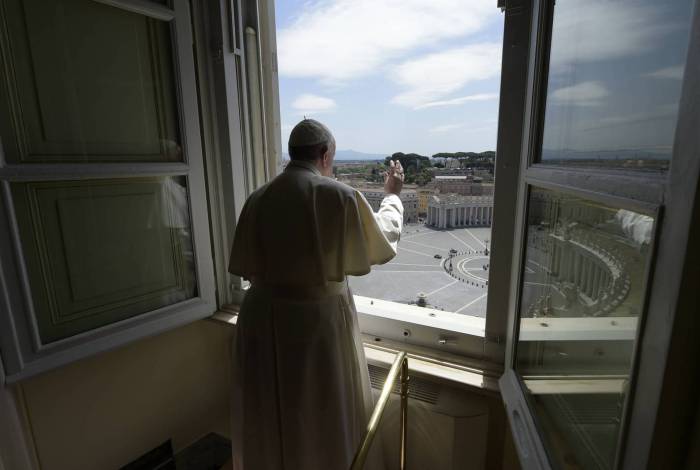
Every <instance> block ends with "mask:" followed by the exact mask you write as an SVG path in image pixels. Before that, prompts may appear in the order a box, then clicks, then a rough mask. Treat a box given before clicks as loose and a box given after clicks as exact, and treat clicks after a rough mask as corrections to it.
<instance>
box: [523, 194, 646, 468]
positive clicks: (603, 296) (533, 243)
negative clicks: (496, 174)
mask: <svg viewBox="0 0 700 470" xmlns="http://www.w3.org/2000/svg"><path fill="white" fill-rule="evenodd" d="M653 228H654V218H653V217H651V216H649V215H645V214H641V213H637V212H634V211H630V210H626V209H621V208H615V207H610V206H607V205H603V204H600V203H597V202H594V201H591V200H587V199H582V198H580V197H577V196H571V195H567V194H564V193H560V192H556V191H550V190H545V189H533V190H532V192H531V194H530V202H529V207H528V220H527V238H526V240H527V242H526V250H525V263H524V266H523V277H522V279H523V281H522V294H521V306H520V333H519V338H518V345H517V353H516V368H517V371H518V372H519V374H520V375H521V377H522V378H523V381H524V384H525V388H526V391H527V392H528V397H529V398H530V401H531V403H532V405H533V409H534V413H535V415H536V416H537V418H538V422H539V425H540V427H541V430H542V433H543V438H544V439H545V441H546V442H547V446H546V447H547V449H548V451H549V452H550V457H551V460H552V461H553V464H554V466H555V468H592V469H594V468H595V469H598V468H612V466H613V464H614V461H615V452H616V447H617V442H618V436H619V432H620V422H621V419H622V413H623V409H624V404H625V399H626V396H627V386H628V379H629V374H630V370H631V365H632V358H633V350H634V341H635V337H636V331H637V325H638V318H639V316H640V315H641V313H642V309H643V305H644V292H645V282H646V271H647V269H646V267H647V264H648V259H649V255H650V247H651V244H652V235H653ZM572 465H573V466H572Z"/></svg>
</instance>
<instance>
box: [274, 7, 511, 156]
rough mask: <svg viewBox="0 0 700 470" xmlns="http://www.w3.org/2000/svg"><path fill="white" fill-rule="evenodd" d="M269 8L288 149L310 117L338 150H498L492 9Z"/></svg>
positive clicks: (499, 35)
mask: <svg viewBox="0 0 700 470" xmlns="http://www.w3.org/2000/svg"><path fill="white" fill-rule="evenodd" d="M275 9H276V11H275V16H276V22H277V57H278V64H279V85H280V113H281V119H282V144H283V147H284V148H286V145H287V141H288V138H289V132H290V131H291V129H292V127H293V126H294V125H295V124H296V123H297V122H298V121H300V120H301V119H303V117H304V116H307V117H312V118H314V119H318V120H319V121H321V122H323V123H325V124H326V125H327V126H328V127H329V128H330V129H331V130H332V131H333V134H334V136H335V138H336V142H337V148H338V149H342V150H348V149H352V150H356V151H360V152H367V153H378V154H387V155H388V154H391V153H394V152H404V153H409V152H414V153H419V154H422V155H432V154H435V153H438V152H456V151H467V152H468V151H474V152H479V151H484V150H495V148H496V126H497V121H498V92H499V88H500V71H501V43H502V40H503V14H502V13H501V11H500V10H499V9H498V8H497V7H496V2H495V0H430V1H426V0H320V1H319V0H316V1H308V0H306V1H301V0H277V1H276V2H275Z"/></svg>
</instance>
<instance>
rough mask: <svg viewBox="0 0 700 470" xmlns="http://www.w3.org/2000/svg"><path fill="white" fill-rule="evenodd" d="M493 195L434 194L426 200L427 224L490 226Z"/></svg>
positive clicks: (439, 226) (440, 225)
mask: <svg viewBox="0 0 700 470" xmlns="http://www.w3.org/2000/svg"><path fill="white" fill-rule="evenodd" d="M492 221H493V196H461V195H458V194H439V195H434V196H432V197H431V198H430V200H429V201H428V220H427V221H426V224H427V225H430V226H433V227H436V228H453V227H490V226H491V222H492Z"/></svg>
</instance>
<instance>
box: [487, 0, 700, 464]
mask: <svg viewBox="0 0 700 470" xmlns="http://www.w3.org/2000/svg"><path fill="white" fill-rule="evenodd" d="M532 3H533V10H532V16H531V18H532V21H531V34H530V37H531V39H530V46H529V47H530V49H529V50H530V53H529V64H530V65H529V74H528V88H527V101H526V105H527V108H526V113H525V119H526V121H525V127H524V135H523V145H522V149H523V151H522V164H521V176H520V178H519V189H518V205H517V209H518V216H517V219H516V232H515V233H516V239H515V243H514V254H515V256H514V258H513V269H512V281H511V290H510V295H509V298H510V308H509V324H508V327H509V331H508V343H507V353H506V372H505V374H504V376H503V377H502V379H501V381H500V385H501V391H502V394H503V399H504V401H505V403H506V407H507V410H508V417H509V420H510V425H511V430H512V432H513V435H514V440H515V442H516V445H517V447H518V451H519V454H520V458H521V463H522V465H523V468H533V469H534V468H584V469H612V468H647V465H648V459H649V455H650V454H651V453H652V451H653V449H652V451H649V449H651V448H652V444H651V442H652V436H653V434H654V433H655V432H656V431H655V430H654V425H655V417H654V416H655V412H654V411H653V410H656V409H657V407H658V406H661V405H660V402H659V396H660V393H661V390H662V387H663V383H664V375H663V371H664V368H665V364H666V363H665V361H666V359H667V357H666V356H665V354H664V352H663V351H666V350H667V348H668V347H669V345H670V340H671V335H670V333H671V331H672V327H673V319H674V316H675V315H676V313H677V310H676V302H677V297H676V296H677V295H678V294H677V292H678V288H679V286H680V285H681V283H682V280H681V279H682V274H681V273H682V270H683V264H684V259H685V254H686V247H687V242H688V240H687V237H688V233H689V230H690V227H691V226H692V224H697V222H698V221H697V220H693V209H692V203H689V202H687V199H690V200H691V201H693V200H694V199H695V194H696V189H697V188H696V186H697V180H698V164H697V153H696V152H697V123H698V113H697V109H698V99H699V95H698V85H697V83H698V68H697V66H698V63H697V50H698V49H697V48H698V44H697V42H698V39H697V28H698V12H697V11H695V12H693V3H694V2H692V1H678V2H672V3H659V2H652V1H618V2H606V1H587V2H577V1H567V0H559V1H557V2H556V3H555V2H554V1H550V0H542V1H534V2H532ZM506 5H508V2H506ZM693 14H694V15H695V17H694V19H693ZM693 28H695V29H693ZM691 31H693V34H691ZM689 38H692V41H691V43H690V48H691V52H689ZM693 51H694V53H693ZM668 406H671V405H668ZM661 441H662V440H659V441H658V442H659V443H660V442H661ZM658 445H662V444H658Z"/></svg>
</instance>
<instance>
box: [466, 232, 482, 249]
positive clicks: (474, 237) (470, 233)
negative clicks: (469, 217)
mask: <svg viewBox="0 0 700 470" xmlns="http://www.w3.org/2000/svg"><path fill="white" fill-rule="evenodd" d="M464 231H465V232H467V233H468V234H469V235H471V236H472V238H473V239H474V240H476V241H477V242H479V245H481V246H483V247H484V248H486V245H484V243H483V242H482V241H481V240H479V239H478V238H476V236H475V235H474V234H473V233H472V231H471V230H469V229H468V228H465V229H464Z"/></svg>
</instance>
